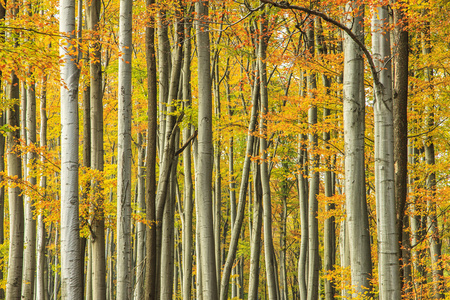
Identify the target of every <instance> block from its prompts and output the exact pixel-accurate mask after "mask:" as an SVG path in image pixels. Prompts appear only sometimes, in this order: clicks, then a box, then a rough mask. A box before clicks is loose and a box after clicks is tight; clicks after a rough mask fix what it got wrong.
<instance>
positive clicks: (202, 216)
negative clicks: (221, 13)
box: [195, 1, 219, 299]
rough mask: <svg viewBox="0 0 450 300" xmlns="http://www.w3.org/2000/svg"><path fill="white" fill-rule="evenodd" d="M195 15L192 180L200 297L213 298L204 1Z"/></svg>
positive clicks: (207, 48) (209, 101) (207, 44)
mask: <svg viewBox="0 0 450 300" xmlns="http://www.w3.org/2000/svg"><path fill="white" fill-rule="evenodd" d="M195 11H196V13H197V22H196V31H197V54H198V74H199V77H198V101H199V102H198V103H199V104H198V153H197V161H198V163H197V168H196V177H197V184H198V186H199V187H200V188H199V189H198V191H197V192H198V197H197V202H198V203H197V208H198V211H197V216H198V223H199V224H198V225H199V226H200V243H201V247H202V253H201V257H200V261H201V262H200V263H201V272H202V296H203V298H205V299H217V298H218V296H219V293H218V287H217V275H216V263H215V262H216V259H215V255H216V251H215V249H214V248H215V247H214V228H213V212H212V166H213V154H214V153H213V152H214V149H213V145H212V95H211V77H210V74H211V70H210V41H209V25H208V22H209V21H208V18H209V16H208V2H207V1H198V2H196V3H195Z"/></svg>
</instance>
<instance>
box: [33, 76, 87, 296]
mask: <svg viewBox="0 0 450 300" xmlns="http://www.w3.org/2000/svg"><path fill="white" fill-rule="evenodd" d="M40 98H41V104H40V115H41V124H40V129H39V135H40V137H39V138H40V140H39V142H40V147H41V148H46V147H47V112H46V110H47V76H46V75H44V78H43V80H42V93H41V97H40ZM40 160H41V164H42V165H44V164H45V157H44V156H41V159H40ZM39 186H40V188H41V189H42V190H43V191H45V190H46V188H47V176H46V175H45V173H43V174H42V175H41V178H40V183H39ZM43 196H44V197H46V194H44V195H43ZM37 226H38V229H37V265H36V270H37V271H36V298H37V299H42V300H45V299H46V296H47V290H46V289H47V286H46V284H45V271H46V269H45V268H46V252H47V251H46V247H45V246H46V236H45V223H44V214H43V212H42V211H39V214H38V219H37ZM82 258H84V256H83V257H82Z"/></svg>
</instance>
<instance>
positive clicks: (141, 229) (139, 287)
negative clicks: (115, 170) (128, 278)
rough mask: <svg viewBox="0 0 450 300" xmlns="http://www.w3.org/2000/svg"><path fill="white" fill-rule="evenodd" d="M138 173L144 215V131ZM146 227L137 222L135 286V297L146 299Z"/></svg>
mask: <svg viewBox="0 0 450 300" xmlns="http://www.w3.org/2000/svg"><path fill="white" fill-rule="evenodd" d="M137 146H138V147H137V148H138V149H137V151H138V174H137V176H138V177H137V192H136V193H137V201H136V202H137V203H136V205H137V209H136V213H137V214H138V215H142V214H143V213H144V212H145V164H144V161H145V151H146V149H145V147H144V137H143V134H142V133H138V138H137ZM145 227H146V224H144V223H143V222H136V242H135V247H137V249H136V280H135V286H134V288H133V298H134V299H136V300H139V299H144V279H145V230H146V229H145Z"/></svg>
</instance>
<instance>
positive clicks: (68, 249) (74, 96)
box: [59, 0, 83, 299]
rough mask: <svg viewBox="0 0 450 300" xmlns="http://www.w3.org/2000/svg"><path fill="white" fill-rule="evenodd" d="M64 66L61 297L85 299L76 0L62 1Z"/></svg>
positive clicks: (61, 23)
mask: <svg viewBox="0 0 450 300" xmlns="http://www.w3.org/2000/svg"><path fill="white" fill-rule="evenodd" d="M59 30H60V32H61V33H63V36H64V37H63V38H62V39H61V42H60V56H61V57H62V60H63V65H62V66H61V80H62V86H61V127H62V128H61V281H62V283H61V285H62V291H61V297H62V299H82V298H83V279H82V272H81V270H80V266H81V257H80V229H79V228H80V225H79V219H78V216H79V214H78V78H79V69H78V67H77V64H76V57H75V56H74V53H75V51H74V47H73V45H74V44H75V36H74V32H75V1H74V0H61V1H60V25H59Z"/></svg>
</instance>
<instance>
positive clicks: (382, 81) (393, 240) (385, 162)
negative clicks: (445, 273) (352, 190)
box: [372, 6, 401, 300]
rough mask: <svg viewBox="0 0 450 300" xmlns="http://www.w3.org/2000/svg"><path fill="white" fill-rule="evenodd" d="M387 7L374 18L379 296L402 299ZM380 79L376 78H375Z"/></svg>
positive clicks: (381, 297)
mask: <svg viewBox="0 0 450 300" xmlns="http://www.w3.org/2000/svg"><path fill="white" fill-rule="evenodd" d="M389 26H390V25H389V16H388V9H387V7H386V6H383V7H378V8H377V10H376V13H375V14H374V16H373V19H372V52H373V58H374V64H375V67H376V69H377V70H378V72H379V73H378V75H377V74H374V76H378V80H376V79H375V82H374V95H375V99H374V117H375V191H376V208H377V225H378V229H377V235H378V253H379V254H378V268H379V271H378V277H379V285H380V287H379V290H380V292H379V297H380V299H381V300H384V299H400V298H401V297H400V278H399V275H400V274H399V262H398V258H399V256H398V234H397V227H396V205H395V195H394V132H393V113H392V107H393V106H392V70H391V62H390V58H391V49H390V34H389ZM375 78H376V77H375Z"/></svg>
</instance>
